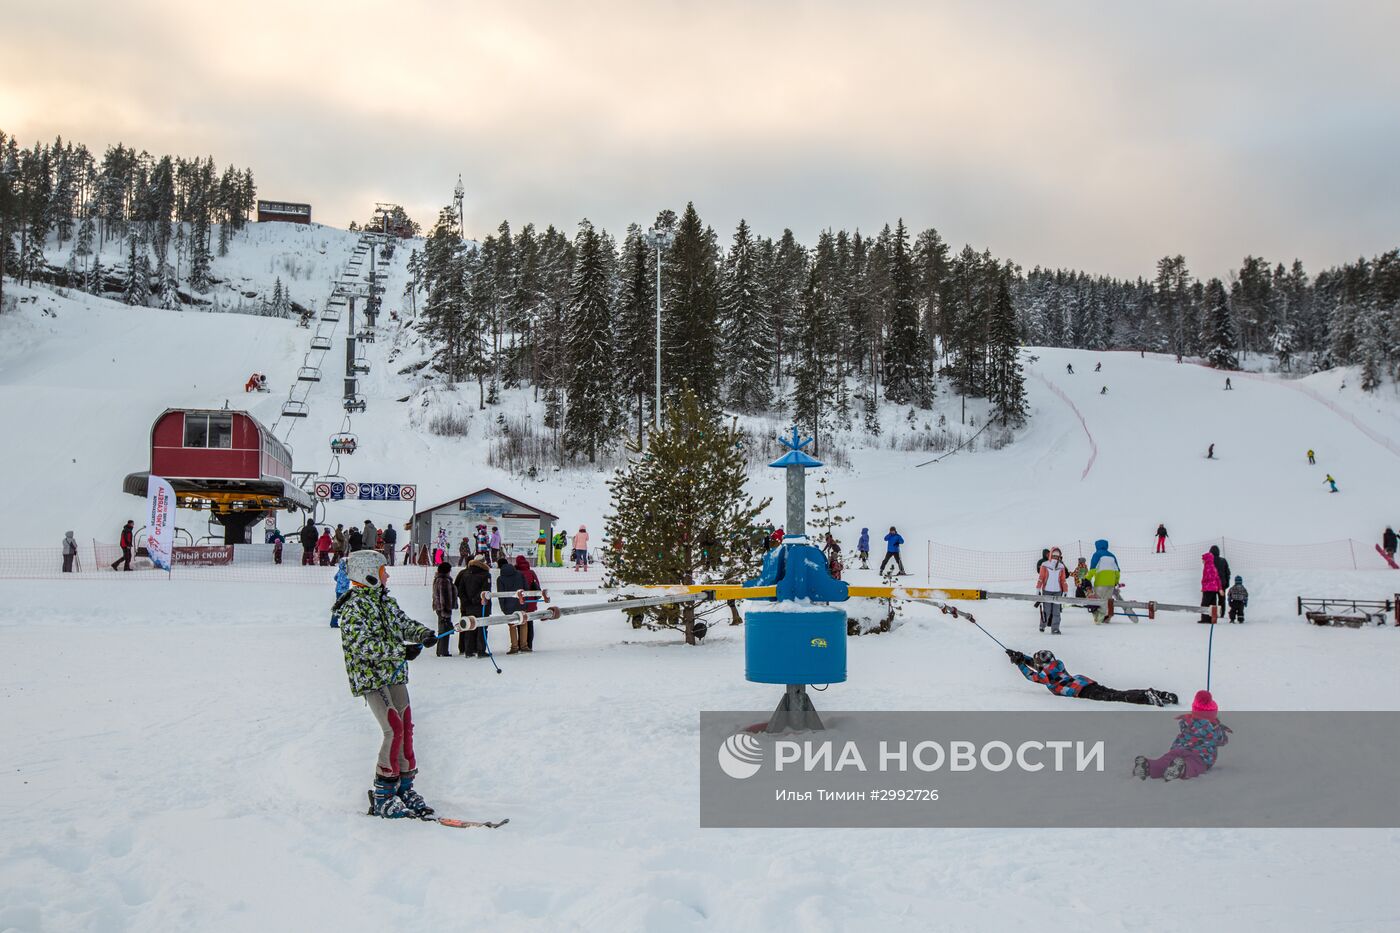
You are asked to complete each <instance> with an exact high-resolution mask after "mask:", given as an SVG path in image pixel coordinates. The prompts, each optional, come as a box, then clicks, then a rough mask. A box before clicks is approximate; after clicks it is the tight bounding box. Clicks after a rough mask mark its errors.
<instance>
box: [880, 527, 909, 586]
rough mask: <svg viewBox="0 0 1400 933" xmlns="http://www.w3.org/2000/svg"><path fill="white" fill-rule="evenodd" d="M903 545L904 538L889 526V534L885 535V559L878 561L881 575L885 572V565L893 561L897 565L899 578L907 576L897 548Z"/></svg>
mask: <svg viewBox="0 0 1400 933" xmlns="http://www.w3.org/2000/svg"><path fill="white" fill-rule="evenodd" d="M903 543H904V538H903V537H901V536H900V534H899V532H898V531H895V529H894V526H893V525H891V526H890V533H889V534H887V535H885V559H884V560H882V561H880V572H881V573H884V572H885V565H886V564H888V563H889V562H890V561H891V560H893V561H894V562H895V563H896V564H898V565H899V576H901V577H907V576H909V574H907V573H906V572H905V571H904V560H903V559H902V558H901V557H900V556H899V546H900V545H901V544H903Z"/></svg>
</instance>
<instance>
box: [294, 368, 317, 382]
mask: <svg viewBox="0 0 1400 933" xmlns="http://www.w3.org/2000/svg"><path fill="white" fill-rule="evenodd" d="M297 379H298V380H299V381H301V382H320V381H321V370H320V369H318V368H317V367H315V366H303V367H302V368H301V369H298V370H297Z"/></svg>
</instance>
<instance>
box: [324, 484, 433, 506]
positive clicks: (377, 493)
mask: <svg viewBox="0 0 1400 933" xmlns="http://www.w3.org/2000/svg"><path fill="white" fill-rule="evenodd" d="M315 492H316V498H317V499H330V500H332V501H341V500H345V499H358V500H360V501H361V502H413V501H416V500H417V498H418V487H417V486H416V485H414V484H412V483H348V482H342V481H341V480H336V481H334V482H327V481H321V482H318V483H316V486H315Z"/></svg>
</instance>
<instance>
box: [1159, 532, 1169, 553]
mask: <svg viewBox="0 0 1400 933" xmlns="http://www.w3.org/2000/svg"><path fill="white" fill-rule="evenodd" d="M1157 553H1158V554H1165V553H1167V526H1166V525H1158V526H1157Z"/></svg>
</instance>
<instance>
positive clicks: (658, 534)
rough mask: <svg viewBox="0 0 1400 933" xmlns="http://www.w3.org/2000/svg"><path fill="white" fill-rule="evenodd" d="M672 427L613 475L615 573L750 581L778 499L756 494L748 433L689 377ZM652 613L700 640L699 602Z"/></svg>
mask: <svg viewBox="0 0 1400 933" xmlns="http://www.w3.org/2000/svg"><path fill="white" fill-rule="evenodd" d="M662 425H663V426H662V429H661V430H660V431H659V432H657V433H654V434H652V435H651V437H650V439H649V442H648V445H647V448H646V450H645V451H640V450H638V451H634V452H633V453H632V456H631V457H630V458H629V460H628V462H627V463H626V464H625V465H624V466H623V467H621V468H620V469H619V470H618V471H617V473H616V474H615V475H614V477H613V478H612V479H611V480H609V482H608V486H609V488H610V489H611V492H612V506H611V511H610V512H609V514H608V517H607V536H608V540H609V541H611V542H612V546H611V548H610V549H609V550H608V552H607V555H606V557H605V563H606V566H607V570H608V574H609V576H610V577H611V578H612V579H615V580H617V581H618V582H620V583H648V582H651V581H654V580H669V581H673V582H675V583H681V584H686V585H690V584H695V583H739V582H742V581H743V580H744V579H746V578H748V577H751V576H752V575H753V574H754V573H755V571H757V569H758V564H759V560H760V559H761V557H762V556H763V553H764V549H763V543H762V542H763V538H764V535H763V534H762V533H761V532H759V531H758V526H759V517H760V516H761V515H763V513H764V511H765V510H766V509H767V508H768V506H769V504H770V502H769V500H767V499H763V500H761V501H758V502H755V501H754V499H753V497H752V496H751V495H749V493H748V491H747V488H746V484H747V478H748V477H747V470H746V469H745V465H744V457H743V454H742V451H741V448H742V446H743V444H744V434H743V432H742V431H740V430H738V429H737V428H735V427H733V426H732V425H730V426H726V425H725V424H724V422H723V421H722V420H721V419H720V417H719V416H718V415H716V414H715V413H714V411H713V410H711V409H707V408H706V407H704V406H702V405H701V403H700V398H699V396H698V395H697V394H696V393H695V392H694V391H692V390H691V389H690V387H689V385H686V384H684V383H683V384H682V386H681V389H680V391H679V392H678V393H677V395H676V396H675V400H674V401H673V402H672V403H671V404H669V405H668V406H667V407H666V409H665V412H664V419H663V422H662ZM648 615H649V617H650V618H651V620H652V622H653V624H656V625H660V626H664V627H678V628H680V629H681V630H682V631H684V633H685V640H686V642H687V643H688V644H692V645H693V644H695V642H696V634H695V621H696V613H695V606H694V605H693V604H690V603H687V604H685V605H683V606H681V607H680V609H679V612H677V611H676V609H675V608H674V607H672V608H670V609H659V610H653V611H651V612H649V613H648ZM735 620H736V621H737V615H736V616H735Z"/></svg>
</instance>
